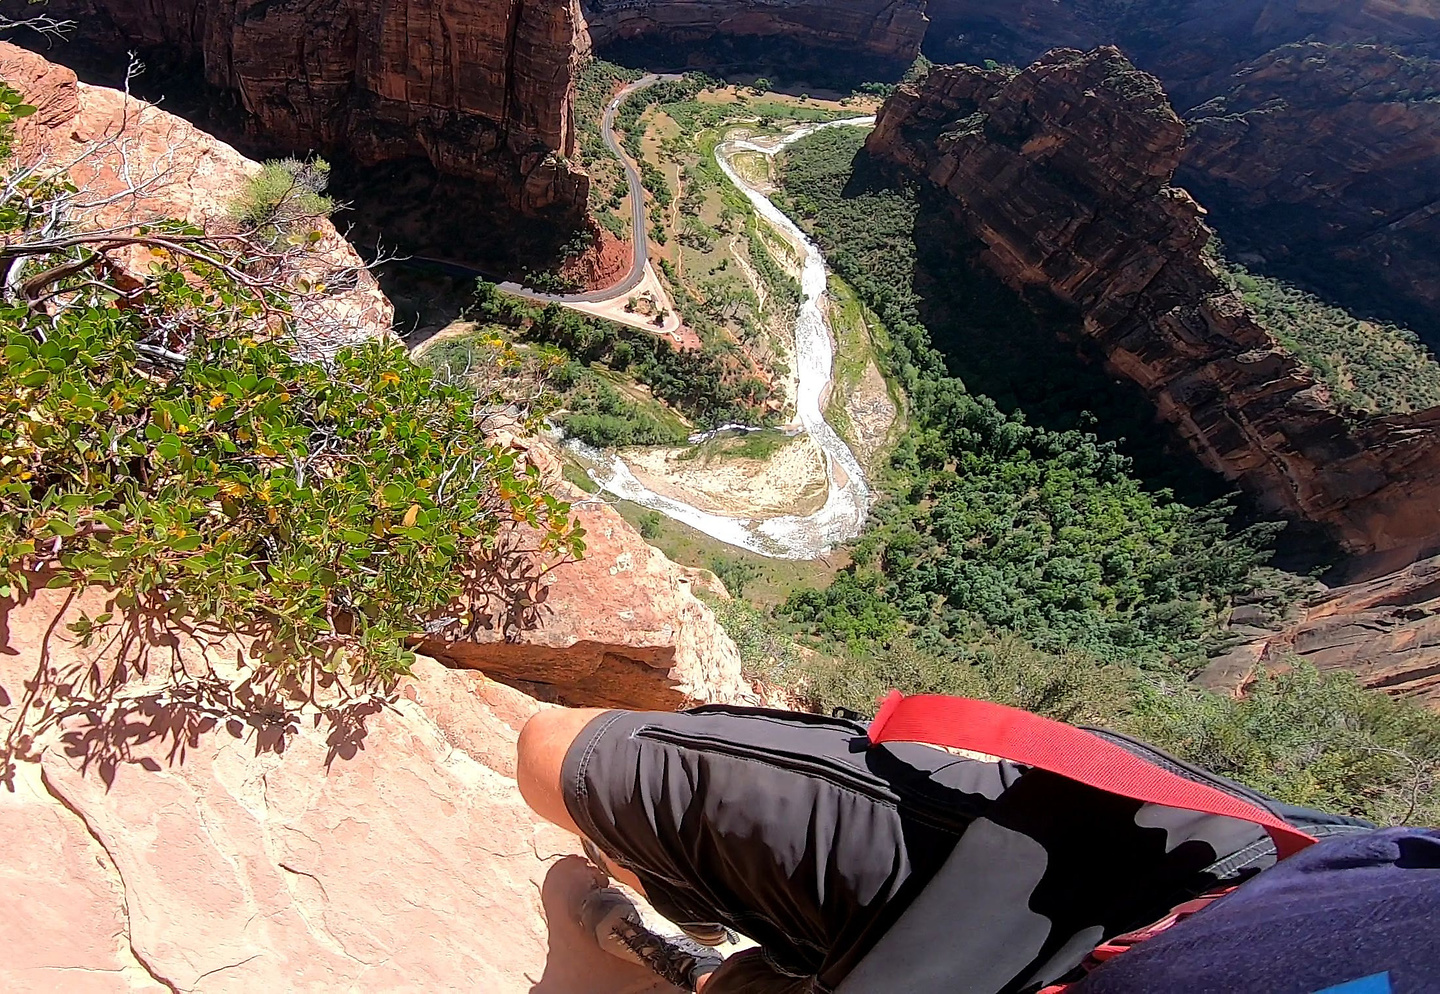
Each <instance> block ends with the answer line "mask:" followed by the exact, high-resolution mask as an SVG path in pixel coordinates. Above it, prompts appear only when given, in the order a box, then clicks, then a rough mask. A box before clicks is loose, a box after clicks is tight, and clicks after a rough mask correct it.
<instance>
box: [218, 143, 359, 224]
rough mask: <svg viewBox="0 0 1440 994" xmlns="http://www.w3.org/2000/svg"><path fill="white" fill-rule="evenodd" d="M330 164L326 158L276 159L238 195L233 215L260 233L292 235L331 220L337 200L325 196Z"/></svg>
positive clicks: (231, 206)
mask: <svg viewBox="0 0 1440 994" xmlns="http://www.w3.org/2000/svg"><path fill="white" fill-rule="evenodd" d="M329 184H330V163H328V162H326V161H325V160H324V159H319V158H315V159H309V160H306V161H304V162H302V161H300V160H299V159H272V160H270V161H268V162H266V163H265V164H264V165H262V166H261V167H260V172H258V173H256V174H255V175H254V176H252V177H250V179H248V180H247V181H246V182H245V185H244V186H242V187H241V189H240V192H239V193H237V194H236V195H235V200H234V202H233V203H232V204H231V205H230V213H231V215H232V216H233V217H234V218H235V219H236V220H237V221H239V222H240V223H241V224H242V225H244V226H246V227H248V228H250V229H252V230H256V231H270V232H288V231H290V230H292V229H294V228H296V227H306V230H308V228H309V227H313V225H314V222H315V221H317V220H319V219H320V218H326V217H329V216H330V214H331V212H332V211H334V209H335V201H333V200H332V199H330V198H329V197H327V196H326V195H325V190H326V188H327V187H328V186H329Z"/></svg>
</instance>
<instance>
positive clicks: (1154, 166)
mask: <svg viewBox="0 0 1440 994" xmlns="http://www.w3.org/2000/svg"><path fill="white" fill-rule="evenodd" d="M1184 139H1185V125H1184V123H1183V122H1182V121H1181V120H1180V118H1179V117H1178V116H1177V115H1176V114H1175V112H1174V111H1173V110H1171V108H1170V105H1169V104H1168V102H1167V101H1166V98H1165V94H1164V92H1163V91H1162V90H1161V88H1160V85H1159V83H1158V82H1157V81H1156V80H1155V79H1154V78H1153V77H1151V76H1149V75H1147V74H1145V73H1142V72H1140V71H1138V70H1136V69H1135V67H1134V66H1132V65H1131V64H1130V63H1129V62H1128V61H1127V60H1126V59H1125V57H1124V56H1122V55H1121V54H1120V52H1119V51H1118V50H1116V49H1114V48H1101V49H1096V50H1094V51H1092V52H1089V53H1082V52H1078V51H1074V50H1063V49H1062V50H1057V51H1055V52H1051V53H1049V54H1048V55H1046V56H1045V57H1043V58H1042V59H1041V60H1040V61H1038V62H1036V63H1035V64H1034V65H1032V66H1030V67H1029V68H1028V69H1026V70H1025V71H1024V72H1021V73H1019V74H1018V75H1016V74H1012V73H1009V72H1006V71H986V70H981V69H975V68H969V67H944V68H937V69H935V70H934V71H932V72H931V73H930V74H929V76H928V77H927V78H926V79H925V80H924V81H923V82H922V83H920V84H918V85H916V86H904V87H901V88H900V89H899V90H898V91H897V92H896V93H895V95H894V96H893V97H891V99H890V100H888V101H887V102H886V104H885V107H884V108H883V110H882V112H881V114H880V119H879V121H878V123H877V126H876V129H875V131H874V133H873V134H872V136H871V138H870V140H869V146H868V147H869V150H870V152H871V153H872V154H873V155H875V156H876V157H878V158H879V159H881V160H882V161H889V162H890V163H892V164H893V165H894V166H895V167H897V168H899V169H902V170H904V171H906V172H908V173H911V174H913V175H916V176H920V177H924V178H925V179H927V180H928V181H929V182H930V183H932V184H933V185H934V186H935V187H936V188H938V189H939V190H940V191H943V192H944V194H945V195H946V198H947V203H948V204H949V205H950V207H951V208H952V210H953V213H954V216H955V218H956V220H957V223H958V224H959V225H960V226H961V227H962V228H963V230H964V231H965V232H966V233H967V234H969V235H971V236H973V237H976V238H978V239H979V240H980V241H981V242H983V243H984V245H985V250H984V252H983V254H982V258H983V260H984V262H985V263H986V264H987V265H988V266H989V267H990V268H991V269H993V270H994V271H995V272H996V273H997V274H998V275H999V276H1000V277H1001V278H1002V279H1003V280H1004V281H1005V282H1006V283H1007V284H1008V285H1010V286H1011V287H1012V288H1014V289H1016V290H1017V291H1026V290H1031V289H1043V290H1046V291H1048V292H1050V293H1051V294H1053V295H1054V296H1056V297H1057V298H1059V299H1060V300H1062V301H1064V302H1065V303H1067V304H1069V305H1071V306H1073V307H1075V308H1077V309H1078V310H1079V311H1080V312H1081V314H1082V315H1083V319H1084V325H1083V327H1084V331H1085V333H1086V334H1087V335H1088V336H1089V337H1091V338H1092V339H1094V341H1095V342H1096V343H1097V344H1098V345H1099V347H1100V349H1101V350H1102V351H1103V353H1104V354H1105V356H1106V357H1107V360H1108V364H1109V366H1110V368H1111V369H1112V370H1113V371H1114V372H1116V373H1118V374H1120V375H1123V376H1126V377H1128V378H1129V379H1131V380H1133V381H1134V382H1136V383H1137V384H1139V385H1140V386H1141V387H1142V388H1143V389H1144V390H1145V392H1146V393H1147V394H1148V395H1149V396H1150V397H1151V399H1152V400H1153V401H1154V403H1155V406H1156V409H1157V411H1158V412H1159V414H1160V416H1161V417H1162V418H1164V419H1165V420H1166V421H1169V422H1171V423H1172V424H1174V425H1175V426H1176V428H1178V429H1179V431H1180V433H1181V434H1182V435H1183V436H1184V437H1185V438H1186V440H1187V441H1188V442H1189V443H1190V445H1191V447H1192V448H1193V449H1194V450H1195V452H1196V453H1197V455H1199V457H1200V459H1201V460H1202V461H1203V462H1204V463H1205V464H1206V465H1208V466H1209V467H1211V468H1212V469H1215V470H1217V471H1219V472H1221V473H1223V474H1224V475H1225V476H1226V477H1228V478H1230V479H1234V480H1237V481H1239V482H1240V483H1241V484H1242V485H1244V486H1245V487H1247V488H1248V489H1250V490H1252V491H1254V492H1255V493H1257V494H1259V495H1260V496H1261V498H1262V499H1263V500H1264V501H1265V502H1267V503H1268V504H1269V505H1270V506H1272V507H1274V508H1275V509H1278V510H1281V511H1284V512H1287V513H1289V514H1292V515H1296V516H1299V517H1302V518H1307V519H1310V520H1314V521H1319V522H1322V523H1324V524H1326V525H1328V526H1330V528H1331V529H1332V531H1333V532H1334V533H1335V535H1336V536H1337V537H1338V538H1339V539H1340V540H1341V541H1342V542H1343V543H1344V544H1345V545H1346V546H1347V547H1349V548H1350V549H1352V550H1354V551H1357V552H1374V551H1393V552H1395V553H1397V554H1411V553H1418V552H1419V551H1420V550H1424V549H1429V548H1430V547H1431V546H1432V544H1433V543H1434V541H1435V539H1436V537H1437V533H1440V515H1437V507H1440V432H1437V430H1436V426H1437V423H1440V411H1435V410H1432V411H1427V412H1421V413H1420V414H1417V415H1414V416H1411V417H1403V418H1387V419H1377V420H1373V421H1370V422H1366V423H1362V424H1352V423H1350V422H1348V421H1347V420H1346V419H1344V418H1342V417H1341V416H1340V415H1339V414H1337V413H1336V412H1335V411H1334V410H1333V409H1332V407H1331V406H1330V403H1329V399H1330V398H1329V396H1328V392H1327V391H1326V389H1325V388H1324V387H1323V386H1322V385H1320V384H1318V383H1317V382H1316V381H1315V380H1314V379H1313V378H1312V377H1311V376H1310V375H1309V374H1308V373H1307V372H1306V371H1305V370H1304V369H1303V368H1302V367H1301V366H1300V365H1299V364H1298V363H1297V362H1296V361H1295V359H1294V358H1293V357H1292V356H1290V355H1289V354H1288V353H1287V352H1286V351H1285V350H1283V349H1282V348H1280V347H1279V346H1277V344H1276V343H1275V342H1274V341H1273V340H1272V339H1271V338H1270V336H1269V335H1268V334H1267V333H1266V332H1265V331H1264V330H1263V329H1262V328H1261V327H1260V326H1259V325H1258V324H1257V323H1256V322H1255V320H1254V319H1253V318H1252V317H1251V315H1250V314H1249V313H1248V312H1247V311H1246V310H1245V308H1244V306H1243V305H1242V304H1241V302H1240V300H1239V299H1238V298H1237V297H1236V296H1235V295H1233V294H1231V293H1229V292H1227V290H1226V289H1225V287H1224V285H1223V284H1222V283H1221V281H1220V279H1219V278H1218V276H1217V275H1216V273H1215V272H1214V271H1213V269H1212V267H1211V264H1210V263H1209V261H1208V260H1207V258H1206V257H1205V255H1204V254H1203V252H1202V250H1203V249H1204V247H1205V245H1206V242H1207V241H1208V240H1209V238H1210V231H1209V229H1208V228H1207V227H1206V226H1205V224H1204V223H1203V221H1202V220H1201V217H1202V214H1203V211H1202V209H1201V208H1200V206H1199V205H1198V204H1196V203H1195V201H1194V200H1193V199H1191V197H1190V196H1189V194H1187V193H1186V192H1185V191H1184V190H1181V189H1179V188H1176V187H1173V186H1171V185H1169V184H1170V179H1171V177H1172V175H1173V174H1174V171H1175V169H1176V167H1177V165H1178V164H1179V162H1180V157H1181V151H1182V148H1183V144H1184Z"/></svg>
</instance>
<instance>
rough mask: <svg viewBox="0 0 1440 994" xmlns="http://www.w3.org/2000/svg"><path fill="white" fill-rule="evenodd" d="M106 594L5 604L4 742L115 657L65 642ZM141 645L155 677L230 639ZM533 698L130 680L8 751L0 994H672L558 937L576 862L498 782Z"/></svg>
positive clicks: (201, 665) (238, 645)
mask: <svg viewBox="0 0 1440 994" xmlns="http://www.w3.org/2000/svg"><path fill="white" fill-rule="evenodd" d="M106 600H107V598H106V595H105V594H104V593H103V592H101V591H97V590H86V591H82V592H79V593H78V595H77V594H75V593H73V592H70V591H41V592H39V593H37V594H36V595H35V596H34V597H33V598H31V599H30V600H28V601H27V602H25V603H24V604H20V605H14V604H10V603H6V602H0V632H3V633H4V634H3V641H0V702H3V705H0V733H10V732H12V730H13V727H14V726H13V722H15V720H16V719H17V718H18V717H20V713H21V710H22V709H23V708H26V707H27V706H32V705H33V704H34V702H35V698H34V697H33V696H32V695H30V694H29V693H28V691H29V689H30V688H31V687H32V686H40V685H41V683H42V682H43V681H44V680H46V679H49V678H52V677H53V676H54V675H56V674H64V673H83V672H86V671H88V670H89V668H90V667H91V666H95V667H98V668H99V669H101V670H104V671H106V672H109V671H111V670H113V669H114V667H115V666H116V665H117V664H118V662H119V660H117V658H116V656H117V647H118V646H120V645H122V644H124V641H125V640H114V641H108V640H107V642H106V644H105V646H104V647H103V648H92V649H87V648H85V647H84V646H81V645H80V644H79V643H78V642H77V641H76V640H75V638H74V637H73V636H72V635H71V634H70V633H69V632H68V631H67V629H66V624H67V623H69V622H72V621H74V620H76V619H77V618H78V617H79V612H80V611H81V610H88V611H89V612H90V613H91V615H92V616H93V615H94V614H95V613H96V612H97V611H99V610H100V609H101V606H102V605H103V604H104V603H105V602H106ZM157 635H158V637H157ZM146 650H148V651H150V652H153V653H155V654H156V655H157V656H161V655H163V658H164V662H163V665H157V666H156V667H155V670H152V673H154V672H156V671H168V670H169V669H170V667H171V666H172V665H176V666H179V667H180V668H182V669H183V670H184V671H186V672H189V673H191V674H199V673H201V672H204V671H206V670H208V669H212V668H213V667H215V666H216V665H220V664H223V663H224V661H225V660H226V659H227V658H233V657H234V655H235V654H236V653H237V652H238V653H243V652H244V651H245V644H244V642H243V641H241V640H238V639H235V638H234V637H225V636H211V637H210V638H208V639H206V638H200V637H196V636H195V635H194V634H193V633H177V632H168V633H150V637H149V638H148V640H142V641H141V642H140V643H137V642H136V641H134V640H131V641H129V643H128V647H127V650H126V655H127V660H128V662H129V664H130V665H132V666H134V665H135V664H136V661H137V659H138V654H139V653H143V652H144V651H146ZM542 706H544V705H541V704H538V703H537V702H535V701H534V700H532V699H530V698H529V697H527V696H525V695H524V694H522V693H521V692H519V691H517V690H514V689H512V688H510V687H506V686H504V685H502V684H497V683H495V682H494V681H492V680H490V679H488V678H487V677H486V676H484V675H483V674H481V673H479V672H470V671H457V670H450V669H446V668H445V667H443V666H440V665H439V664H438V663H435V662H434V661H431V660H428V659H425V658H423V657H422V658H421V659H420V660H418V661H417V663H416V665H415V668H414V674H413V676H412V677H410V678H407V679H406V680H404V682H403V683H402V684H401V686H400V687H399V688H398V692H397V694H396V696H395V698H394V699H393V700H392V701H390V702H388V703H386V704H384V705H383V706H382V705H380V704H379V703H366V704H360V705H358V706H354V707H351V708H348V709H344V710H342V711H339V712H328V713H327V714H326V716H325V717H323V718H322V717H321V716H320V715H318V714H316V715H313V716H310V715H306V716H303V717H302V716H292V717H290V718H288V719H287V718H285V717H283V716H277V714H276V713H275V712H273V711H267V710H265V709H264V708H260V707H257V706H255V705H248V706H247V705H246V704H245V703H244V702H243V700H241V699H238V698H234V697H217V696H214V695H213V694H212V695H211V696H209V697H207V698H205V699H203V700H200V699H196V698H195V697H194V696H193V695H187V694H185V693H183V692H178V693H177V692H176V691H174V690H171V691H164V690H160V689H157V688H155V687H153V686H147V682H146V681H145V680H143V679H140V678H139V677H138V674H137V675H134V676H132V677H131V678H130V679H129V680H128V681H127V682H126V683H125V685H124V688H123V691H122V692H121V693H120V694H119V695H117V696H116V697H114V698H113V699H111V700H110V701H109V702H107V703H105V704H96V705H94V706H91V707H78V706H77V707H73V713H71V714H68V715H61V714H56V715H53V716H52V717H53V721H52V723H51V725H50V727H49V729H48V731H46V732H44V733H43V734H41V735H39V736H38V737H36V738H33V739H29V738H26V737H25V736H20V737H19V738H18V739H17V738H14V737H7V739H6V745H7V753H8V751H9V750H8V747H9V746H11V745H14V744H16V743H17V742H18V743H19V744H20V745H21V746H22V748H21V749H20V750H19V752H18V754H16V755H14V756H13V757H12V756H11V755H6V756H5V757H4V759H5V760H6V761H7V762H6V764H5V765H6V767H7V776H6V777H5V789H0V844H3V846H4V849H5V853H6V858H5V860H4V862H3V866H0V881H3V883H4V885H5V887H6V894H7V904H6V908H7V910H6V913H5V914H4V915H3V916H0V938H4V939H5V940H6V949H7V950H8V952H7V955H6V956H5V957H4V960H3V962H0V986H3V988H4V989H5V990H6V991H12V992H16V994H23V992H42V991H54V990H66V991H81V990H84V991H97V992H102V991H103V992H111V991H115V992H120V991H154V992H163V991H166V990H170V991H175V990H184V991H195V992H201V994H204V992H223V991H239V990H247V989H249V990H298V991H307V990H308V991H322V990H323V991H329V990H352V989H363V990H426V991H471V990H476V989H477V984H478V989H482V990H485V991H487V992H494V994H530V992H533V991H536V990H543V991H546V992H550V994H595V992H599V991H606V992H623V994H664V992H669V991H670V990H671V989H670V988H668V987H666V986H664V985H663V984H657V983H656V982H655V980H654V977H653V976H652V975H650V974H648V973H646V972H645V971H643V970H642V969H641V968H639V967H632V966H630V965H629V964H627V963H624V962H621V961H619V960H617V959H615V958H614V957H612V956H609V955H607V954H605V953H603V952H602V951H600V949H599V948H598V947H597V946H596V945H595V944H594V942H593V941H589V942H587V941H584V937H583V936H582V935H581V934H580V933H579V929H578V926H577V925H576V924H575V918H576V909H577V907H578V904H579V900H580V898H581V897H582V896H583V894H584V893H586V892H587V891H588V890H589V889H590V888H591V887H593V886H594V883H593V880H594V878H593V876H592V873H593V871H592V870H591V869H590V867H589V865H588V864H587V863H586V862H584V861H583V860H582V859H580V858H579V857H578V856H575V855H573V854H574V853H576V852H578V846H577V842H578V840H576V839H575V838H573V837H571V836H569V835H568V834H566V833H564V832H562V831H560V830H558V829H554V828H552V827H549V826H546V825H543V824H540V823H538V822H537V821H536V820H535V818H534V816H533V815H531V813H530V812H529V810H528V809H527V807H526V806H525V804H524V802H523V801H522V800H521V798H520V795H519V791H518V790H517V789H516V786H515V782H514V779H513V777H514V769H513V765H514V748H515V738H516V734H517V732H518V730H519V728H520V727H521V725H523V723H524V721H525V719H526V718H527V717H528V716H529V715H530V714H532V713H533V712H534V711H535V710H536V709H537V708H539V707H542ZM30 717H31V718H33V717H34V712H33V711H32V712H31V714H30ZM12 758H13V759H15V760H17V762H15V763H14V765H13V766H12V765H10V764H9V763H8V760H10V759H12ZM477 978H484V979H483V981H477ZM672 994H673V992H672Z"/></svg>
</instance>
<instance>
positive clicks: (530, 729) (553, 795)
mask: <svg viewBox="0 0 1440 994" xmlns="http://www.w3.org/2000/svg"><path fill="white" fill-rule="evenodd" d="M604 713H605V709H604V708H542V709H541V710H539V711H537V712H535V714H534V715H532V716H531V718H530V720H529V721H527V722H526V723H525V727H524V728H522V729H520V741H519V742H518V743H517V744H516V747H515V748H516V754H517V755H516V762H515V779H516V780H518V781H519V783H520V796H521V797H523V798H525V803H526V804H528V805H530V809H531V810H532V811H534V812H535V813H536V814H537V815H539V816H540V817H541V818H544V819H545V820H546V821H548V822H550V823H551V824H552V825H559V826H560V827H561V828H563V829H565V830H566V831H569V832H574V833H575V834H576V835H581V836H583V835H584V834H585V833H583V832H581V831H580V829H579V827H578V826H577V825H576V824H575V819H574V818H571V817H570V812H569V811H568V810H566V808H565V795H564V794H563V793H562V792H561V789H560V768H561V766H563V765H564V763H565V754H566V753H567V752H569V751H570V746H571V744H572V743H574V741H575V740H576V739H577V738H578V737H579V735H580V733H581V732H582V731H584V730H585V726H586V725H588V724H590V722H591V721H593V720H594V719H595V718H596V717H597V716H599V715H602V714H604Z"/></svg>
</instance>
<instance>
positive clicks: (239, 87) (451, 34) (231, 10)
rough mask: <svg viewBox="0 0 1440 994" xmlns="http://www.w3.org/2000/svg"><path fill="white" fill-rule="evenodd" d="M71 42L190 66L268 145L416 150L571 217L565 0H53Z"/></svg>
mask: <svg viewBox="0 0 1440 994" xmlns="http://www.w3.org/2000/svg"><path fill="white" fill-rule="evenodd" d="M48 10H49V13H51V14H52V15H54V16H67V17H71V18H73V19H74V20H76V21H77V22H79V24H80V37H81V40H82V41H84V42H85V43H87V44H90V45H94V46H99V47H102V48H104V49H105V50H107V51H109V52H111V53H112V54H116V55H119V54H120V53H123V51H124V50H125V49H126V48H127V47H129V48H135V49H138V50H139V51H140V52H141V53H142V54H143V55H144V56H145V57H147V58H151V59H153V60H156V61H162V60H163V61H164V62H168V63H178V64H184V65H191V66H193V65H198V66H200V67H202V68H203V71H204V78H205V81H206V82H207V83H208V84H209V85H211V86H213V87H217V88H219V89H220V90H223V91H227V92H230V93H233V94H235V96H236V97H237V98H238V100H239V103H240V105H241V107H242V109H243V111H244V112H245V116H246V124H247V127H248V128H249V129H250V130H252V131H253V132H254V133H255V134H256V135H257V136H258V137H259V138H260V139H261V141H262V142H263V143H264V144H266V145H269V146H273V147H277V148H283V149H291V150H297V151H301V152H303V151H304V150H306V149H313V150H316V151H320V152H325V153H327V154H328V153H336V152H343V153H345V154H348V155H349V156H351V157H353V158H354V159H355V160H357V161H358V162H360V163H361V164H378V163H383V162H387V161H391V160H397V159H406V158H411V157H425V158H428V159H429V160H430V161H431V162H432V163H433V164H434V165H435V167H436V168H437V169H438V170H439V171H440V172H442V173H445V174H449V175H456V176H461V177H465V178H472V179H474V180H475V181H476V182H477V184H481V185H483V186H485V187H487V188H490V189H493V190H495V191H497V192H498V193H500V194H502V195H503V196H504V197H505V199H506V200H508V201H509V202H510V204H511V205H512V206H513V207H516V208H518V209H520V210H523V211H525V212H527V213H531V214H541V215H546V216H554V217H556V218H557V219H560V220H566V221H572V222H573V221H576V220H578V219H579V218H580V216H581V215H582V213H583V211H584V208H585V203H586V199H587V195H588V190H589V179H588V177H587V176H586V175H585V173H584V172H583V171H582V170H580V169H578V168H577V167H575V166H573V165H571V164H570V162H569V161H568V158H567V157H568V156H569V155H570V154H571V153H572V152H573V151H574V147H575V122H574V120H573V118H572V113H573V97H574V89H575V79H574V76H575V70H576V67H577V65H578V63H579V61H580V60H581V59H582V58H583V57H584V56H585V55H586V54H587V53H588V50H589V49H588V39H587V36H586V34H585V31H584V24H583V20H582V19H581V16H580V13H579V10H578V7H577V6H576V3H575V2H574V0H560V2H555V3H536V2H532V0H472V2H456V0H440V2H436V3H429V2H420V0H401V2H399V3H388V2H381V0H320V2H318V3H301V2H296V0H279V2H273V0H199V2H198V3H181V2H177V0H148V2H145V3H129V2H124V0H56V2H55V3H53V4H51V5H50V7H49V8H48Z"/></svg>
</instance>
